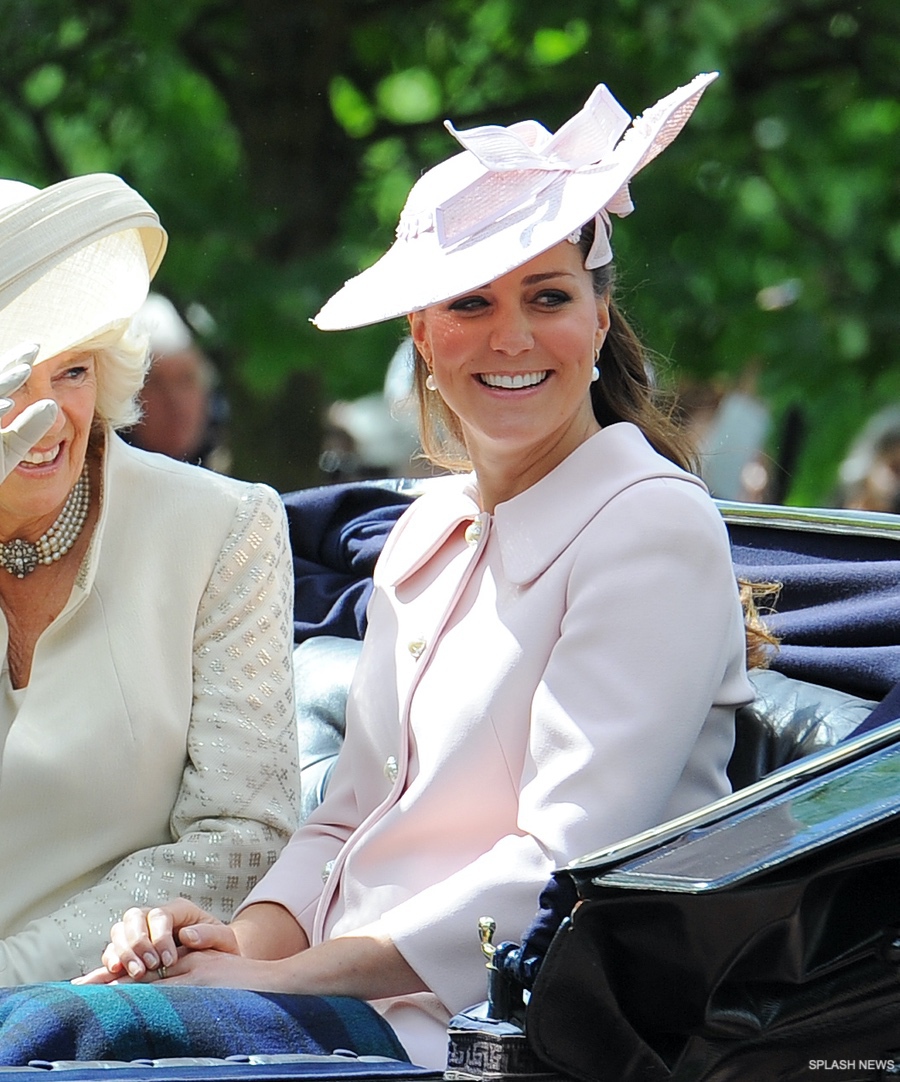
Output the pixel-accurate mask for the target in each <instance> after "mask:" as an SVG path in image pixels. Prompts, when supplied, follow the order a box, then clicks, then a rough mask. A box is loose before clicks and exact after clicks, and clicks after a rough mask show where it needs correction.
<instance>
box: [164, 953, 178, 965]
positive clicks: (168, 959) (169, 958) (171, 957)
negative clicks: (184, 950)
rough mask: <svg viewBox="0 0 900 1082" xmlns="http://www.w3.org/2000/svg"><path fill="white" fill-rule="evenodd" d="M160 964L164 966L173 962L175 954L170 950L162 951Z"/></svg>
mask: <svg viewBox="0 0 900 1082" xmlns="http://www.w3.org/2000/svg"><path fill="white" fill-rule="evenodd" d="M162 964H163V965H164V966H171V965H174V964H175V955H174V954H173V953H172V952H171V951H163V954H162Z"/></svg>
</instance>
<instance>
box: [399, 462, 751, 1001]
mask: <svg viewBox="0 0 900 1082" xmlns="http://www.w3.org/2000/svg"><path fill="white" fill-rule="evenodd" d="M643 488H644V486H641V485H638V486H634V488H632V489H628V490H626V491H624V492H623V493H621V494H620V495H619V496H617V497H616V498H615V499H614V500H613V501H612V502H611V503H610V504H608V505H607V506H606V507H605V508H604V509H603V511H602V512H601V513H600V514H599V515H598V516H597V518H596V519H595V520H594V521H593V522H592V523H591V524H590V525H589V526H588V528H587V529H586V530H585V531H584V532H583V534H582V535H581V537H580V538H579V539H578V540H577V542H576V544H577V545H578V552H577V555H576V556H575V558H574V561H573V564H572V568H571V572H570V575H569V578H568V582H567V587H566V604H565V611H564V615H563V618H562V621H561V624H560V632H559V637H558V639H557V641H556V642H555V645H554V647H553V649H552V651H551V653H550V655H549V658H548V661H547V663H546V667H545V669H544V671H543V674H542V677H541V679H540V681H539V683H538V686H537V689H536V692H535V694H534V697H533V699H532V703H531V709H530V716H529V717H527V718H523V719H522V723H523V725H527V726H528V730H529V734H528V751H527V754H526V758H525V763H524V769H523V771H522V773H521V777H520V778H519V779H518V816H517V824H516V825H517V831H516V832H515V833H509V834H507V835H506V836H505V837H501V838H499V839H497V840H496V842H495V843H494V844H493V845H492V846H491V847H490V848H489V849H488V850H487V851H486V852H484V853H483V854H482V855H481V856H479V857H477V858H476V859H475V860H474V861H472V862H471V863H470V864H468V865H466V866H464V867H461V868H459V869H457V870H456V871H455V872H453V873H452V874H451V875H449V876H447V877H445V878H443V879H442V880H441V881H440V882H436V883H434V884H433V885H431V886H429V887H428V888H427V889H425V890H423V891H421V892H419V893H417V894H416V895H414V896H412V897H410V898H409V899H408V900H406V901H404V902H403V903H401V904H400V905H398V906H396V907H394V908H393V909H391V910H389V911H388V912H387V913H385V914H384V917H383V921H384V924H385V926H386V928H387V930H388V932H389V934H390V935H391V937H392V939H393V941H394V943H395V944H396V946H397V947H398V949H399V950H400V952H401V953H402V954H403V955H404V957H405V958H406V960H407V961H408V962H409V964H410V965H411V966H412V968H413V969H414V970H415V971H416V972H417V973H418V974H419V976H420V977H421V978H422V979H423V980H424V982H425V983H426V984H427V985H428V987H429V988H431V989H432V990H433V991H434V992H435V993H436V994H437V996H438V998H439V999H440V1000H441V1001H442V1002H443V1003H444V1004H445V1006H446V1007H447V1009H448V1010H449V1011H450V1012H455V1011H458V1010H460V1009H462V1008H464V1007H465V1006H466V1005H468V1004H471V1003H473V1002H478V1001H479V1000H480V999H483V998H484V994H485V983H484V982H485V978H484V970H483V964H482V963H481V962H480V961H479V954H478V950H477V938H476V925H477V920H478V918H479V916H482V915H491V916H493V917H494V918H495V919H496V920H497V922H498V936H497V939H498V941H500V940H501V939H513V940H518V939H519V938H520V937H521V934H522V932H523V930H524V929H525V927H526V926H527V924H528V923H529V921H530V919H531V917H532V915H533V913H534V911H535V909H536V907H537V898H538V894H539V892H540V890H541V888H542V887H543V886H544V885H545V883H546V882H547V880H548V878H549V876H550V873H551V872H552V871H553V869H554V868H556V867H558V866H560V865H561V864H564V863H566V862H567V861H569V860H572V859H574V858H576V857H579V856H581V855H583V854H584V853H587V852H590V851H592V850H594V849H597V848H600V847H602V846H604V845H607V844H610V843H612V842H614V841H617V840H621V839H623V838H625V837H628V836H630V835H632V834H634V833H636V832H639V831H641V830H644V829H646V828H648V827H650V826H652V825H654V824H656V823H658V822H660V821H661V820H662V819H664V818H669V817H670V816H671V814H674V813H675V809H674V808H673V804H672V801H673V795H674V793H675V792H676V790H678V791H679V792H682V791H683V792H684V793H685V794H686V796H685V800H686V802H687V803H693V806H699V805H700V804H702V803H703V802H704V801H705V800H706V799H710V798H711V795H719V794H721V792H723V787H722V779H721V777H720V779H719V781H718V783H717V784H718V792H716V782H715V779H714V778H713V777H712V775H713V774H714V773H716V771H718V772H720V773H721V771H722V769H723V764H724V762H725V761H727V758H728V754H729V751H730V747H731V742H732V740H733V709H734V706H735V705H736V703H739V702H741V701H744V700H745V699H746V697H747V683H746V675H745V672H744V665H743V621H742V616H741V610H740V603H739V600H738V596H737V588H736V583H735V579H734V574H733V570H732V565H731V560H730V552H729V547H728V543H727V538H726V536H725V531H724V527H723V525H722V523H721V520H720V518H719V516H718V514H717V512H716V510H715V507H714V505H713V504H712V503H711V501H709V499H708V498H707V497H706V496H705V494H702V493H699V490H698V493H699V494H698V495H697V496H694V495H688V497H687V498H685V496H684V495H683V494H684V493H685V491H686V489H687V486H685V485H683V484H682V483H680V482H664V481H659V482H654V484H653V492H652V499H649V500H648V499H647V498H646V497H647V495H648V493H647V492H646V491H641V490H642V489H643ZM687 491H690V490H687ZM601 520H602V521H601ZM729 700H730V701H729ZM704 723H706V725H704ZM703 729H707V730H709V731H708V732H706V733H705V734H704V736H703V739H704V740H705V741H706V743H705V744H704V745H702V746H701V745H698V739H700V738H701V730H703ZM698 748H700V750H699V752H698ZM692 794H693V797H692ZM680 810H687V808H686V807H685V808H683V809H680ZM451 829H452V827H451ZM467 945H468V954H467V955H465V957H469V958H470V959H471V964H469V965H465V964H462V963H461V962H460V951H465V950H466V948H467Z"/></svg>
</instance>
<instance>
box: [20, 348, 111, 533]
mask: <svg viewBox="0 0 900 1082" xmlns="http://www.w3.org/2000/svg"><path fill="white" fill-rule="evenodd" d="M11 397H12V400H13V402H14V403H15V405H14V407H13V409H12V410H10V412H9V413H8V414H7V415H6V417H4V422H5V423H7V424H8V423H9V421H11V420H12V419H13V418H15V417H16V416H18V414H19V413H21V412H22V410H23V409H25V407H26V406H29V405H31V404H32V403H33V402H38V401H40V400H41V399H45V398H50V399H52V400H53V401H54V402H56V404H57V405H58V406H59V413H58V414H57V417H56V421H55V422H54V424H53V427H52V428H51V429H50V431H49V432H47V434H46V435H45V436H43V437H42V438H41V439H40V440H39V441H38V443H37V445H36V446H35V447H32V449H31V451H30V452H29V453H28V454H27V455H26V456H25V458H24V460H23V461H22V462H20V463H19V465H18V466H16V468H15V469H14V470H13V471H12V473H11V474H10V475H9V476H8V477H7V478H6V480H5V481H4V482H3V483H2V484H0V537H2V538H4V539H7V540H8V539H9V538H10V537H13V536H26V537H28V538H29V540H35V539H36V537H38V536H40V533H41V532H42V531H43V530H44V529H46V528H47V527H48V526H49V525H50V524H51V523H52V522H53V521H54V519H55V518H56V517H57V515H58V514H59V512H60V510H61V509H62V506H63V504H64V503H65V502H66V498H67V497H68V495H69V493H70V492H71V491H72V488H73V487H74V485H75V482H76V481H77V480H78V477H79V475H80V474H81V470H82V467H83V466H84V461H85V456H86V455H87V447H88V439H89V438H90V434H91V425H92V424H93V420H94V411H95V407H96V403H97V374H96V361H95V359H94V357H93V355H91V354H85V353H80V352H79V351H77V350H71V351H69V352H66V353H60V354H59V355H58V356H56V357H51V358H50V359H49V360H47V361H42V362H41V363H40V364H38V365H36V366H35V367H34V369H33V371H32V373H31V376H30V377H29V379H28V382H27V383H26V384H25V386H24V387H22V388H21V390H18V391H16V393H15V394H14V395H12V396H11ZM35 531H37V532H36V533H35Z"/></svg>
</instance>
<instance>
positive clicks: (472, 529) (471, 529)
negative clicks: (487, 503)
mask: <svg viewBox="0 0 900 1082" xmlns="http://www.w3.org/2000/svg"><path fill="white" fill-rule="evenodd" d="M483 532H484V525H483V524H482V521H481V519H480V518H476V519H474V520H473V521H472V522H470V523H469V525H468V526H467V527H466V541H467V542H468V543H469V544H470V545H477V544H478V542H479V541H480V540H481V535H482V533H483Z"/></svg>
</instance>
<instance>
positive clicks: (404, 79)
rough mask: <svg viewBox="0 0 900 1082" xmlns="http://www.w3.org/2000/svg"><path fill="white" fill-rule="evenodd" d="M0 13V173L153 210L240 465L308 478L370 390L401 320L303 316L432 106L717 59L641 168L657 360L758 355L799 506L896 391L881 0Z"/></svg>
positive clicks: (546, 104)
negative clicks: (794, 428) (131, 190)
mask: <svg viewBox="0 0 900 1082" xmlns="http://www.w3.org/2000/svg"><path fill="white" fill-rule="evenodd" d="M0 25H2V26H3V27H4V46H5V48H4V63H3V70H2V73H0V175H5V176H13V177H18V178H21V179H25V180H29V181H31V182H33V183H36V184H41V185H43V184H47V183H50V182H52V181H55V180H58V179H61V178H62V177H64V176H68V175H72V174H76V173H81V172H86V171H90V170H108V171H111V172H117V173H119V174H121V175H122V176H124V177H125V178H126V179H127V180H129V182H131V183H132V184H134V185H135V186H136V187H137V188H138V189H139V190H140V191H141V192H142V193H143V194H144V195H146V197H147V198H148V199H149V200H150V201H151V203H152V204H153V205H154V206H155V207H156V208H157V209H158V210H159V212H160V215H161V217H162V219H163V221H164V223H165V225H166V226H167V228H168V229H169V232H170V234H171V245H170V251H169V253H168V255H167V257H166V260H165V263H164V264H163V268H162V271H161V273H160V277H159V279H158V286H159V288H160V289H161V290H163V291H164V292H167V293H168V294H169V295H170V296H172V297H173V299H175V300H176V302H178V303H180V304H182V305H186V304H187V303H190V302H199V303H201V304H202V305H204V306H205V307H206V308H207V309H208V310H209V311H210V312H211V313H212V315H213V316H214V318H215V321H216V328H217V332H216V334H217V340H216V341H214V342H213V343H211V345H212V348H214V349H215V350H216V355H217V357H218V358H219V359H220V360H221V362H222V364H223V367H224V370H225V378H226V383H227V387H228V390H229V393H230V396H231V398H232V401H233V408H234V422H235V443H236V448H235V449H236V470H237V472H238V473H239V474H241V475H242V476H246V477H262V478H265V479H267V480H269V481H271V482H272V483H273V484H276V485H277V486H279V487H281V488H283V489H286V488H291V487H296V486H298V485H301V484H308V483H313V482H315V481H317V480H318V479H319V477H318V475H317V473H316V466H315V463H316V455H317V447H318V442H319V429H318V424H319V421H318V418H319V415H320V412H321V406H322V403H323V402H324V401H325V400H327V399H330V398H333V397H338V396H339V397H352V396H355V395H359V394H364V393H366V392H369V391H372V390H375V389H377V388H378V387H379V386H380V384H381V381H382V379H383V376H384V371H385V367H386V364H387V361H388V360H389V358H390V356H391V354H392V352H393V348H394V346H395V344H396V342H397V340H398V338H399V336H400V335H401V334H402V326H401V325H389V326H384V327H377V328H371V329H366V330H360V331H352V332H345V333H337V334H323V333H321V332H318V331H315V330H314V329H313V328H312V327H311V326H310V324H309V322H308V320H309V317H310V316H311V315H313V314H314V313H315V311H316V310H317V308H318V306H319V305H320V304H321V303H322V301H323V300H324V299H325V298H326V297H327V296H328V295H329V294H330V292H331V291H333V289H334V288H336V287H337V286H338V285H340V283H341V282H342V281H343V280H344V279H345V278H347V277H349V276H350V275H352V274H353V273H355V272H356V271H357V270H358V269H360V268H361V267H363V266H365V265H367V264H368V263H370V262H372V261H373V260H374V259H375V258H376V257H377V256H378V255H379V254H380V253H381V252H382V251H383V250H384V248H385V247H386V246H387V245H388V244H389V243H390V242H391V239H392V235H393V228H394V225H395V223H396V220H397V215H398V213H399V211H400V208H401V206H402V202H403V199H404V197H405V194H406V192H407V190H408V188H409V186H410V184H411V183H412V182H413V181H414V180H415V178H416V176H417V175H418V174H419V172H420V171H421V170H422V168H424V167H426V166H428V165H430V164H432V163H433V162H435V161H437V160H439V159H441V158H443V157H446V156H447V155H448V154H450V153H452V152H453V151H454V149H455V146H456V144H455V143H454V142H453V141H452V139H451V138H450V136H449V135H448V134H447V133H446V132H445V131H444V130H443V128H442V127H441V123H440V122H441V120H442V119H443V118H445V117H449V118H452V119H453V121H454V123H455V124H456V125H457V126H458V127H469V126H472V125H474V124H479V123H491V122H493V123H504V124H505V123H510V122H511V121H513V120H516V119H521V118H523V117H532V116H533V117H537V118H539V119H541V120H542V121H543V122H544V123H545V124H546V125H547V126H548V127H550V128H555V127H556V126H558V125H559V123H561V122H562V121H563V120H565V119H566V118H567V117H568V116H570V115H571V114H572V113H573V112H574V111H575V110H576V109H578V108H579V107H580V106H581V104H582V103H583V101H584V100H585V98H586V97H587V95H588V93H589V92H590V90H591V89H592V88H593V86H594V85H595V84H596V83H597V82H601V81H602V82H606V83H607V84H608V85H609V86H610V87H611V88H612V89H613V91H614V93H615V94H616V96H617V97H618V98H619V100H620V101H621V102H622V103H623V105H624V106H625V107H626V108H627V109H629V111H631V112H632V113H637V112H639V111H640V110H641V109H642V108H644V107H645V106H647V105H650V104H651V103H652V102H653V101H655V100H656V99H657V98H658V97H660V96H661V95H662V94H664V93H666V92H668V91H669V90H670V89H672V88H673V87H674V86H676V85H678V84H679V83H682V82H685V81H686V80H687V79H689V78H690V77H691V76H692V75H694V74H695V73H696V72H698V71H701V70H712V69H714V70H718V71H720V72H721V78H720V79H719V80H718V81H717V82H716V83H715V84H713V86H712V87H711V89H710V90H709V91H707V93H706V95H705V97H704V99H703V100H702V102H701V105H700V107H699V108H698V110H697V112H696V114H695V117H694V119H693V120H692V121H691V124H690V125H689V127H688V129H687V130H686V132H685V133H684V134H683V135H682V136H681V137H680V138H679V139H678V140H677V141H676V143H675V144H674V145H673V146H672V148H671V149H670V150H669V151H668V152H667V153H666V154H665V155H664V156H663V157H661V158H660V159H659V161H657V162H654V163H653V165H652V166H651V167H650V168H649V169H648V170H647V171H646V173H645V174H641V176H640V177H639V178H638V179H636V180H635V183H634V186H633V196H634V200H635V204H636V207H637V212H636V214H635V215H634V216H633V217H632V218H630V219H625V220H624V221H623V222H621V223H617V226H616V231H615V246H616V252H617V258H618V263H619V269H620V281H621V289H622V298H623V300H624V303H625V306H626V308H627V309H628V311H629V312H630V314H631V316H632V318H633V319H634V321H635V322H636V324H637V325H638V326H639V327H640V328H641V330H642V332H643V334H644V336H645V338H646V339H647V341H648V342H649V343H650V344H651V345H652V346H653V347H654V348H655V349H656V350H657V351H658V353H659V354H660V355H661V356H662V357H663V358H664V359H666V360H667V361H668V362H669V367H670V369H671V371H672V372H673V373H677V374H680V375H683V374H690V375H693V376H694V377H697V378H712V377H719V376H722V375H725V376H729V375H730V376H736V375H737V374H738V373H740V372H742V371H743V370H745V369H746V368H747V367H748V366H754V367H758V370H759V373H760V376H759V379H760V384H759V386H760V390H761V391H762V393H763V394H764V395H765V396H766V397H767V398H768V399H769V400H770V401H771V402H772V403H773V405H774V407H775V409H776V412H777V415H778V417H779V418H783V417H787V416H789V415H799V416H801V417H802V419H803V420H804V433H805V440H804V443H803V452H804V453H803V454H802V456H801V457H800V459H799V461H798V462H796V463H795V464H794V465H793V468H792V478H791V482H792V483H791V486H790V489H789V497H790V499H791V500H792V501H793V502H820V501H822V500H824V499H827V497H828V493H829V488H830V485H831V483H832V479H833V476H834V469H835V466H836V463H837V461H838V460H839V458H840V456H841V454H842V452H843V450H844V448H845V446H846V444H847V442H848V441H849V439H850V438H851V436H852V435H853V433H854V432H855V430H856V429H857V428H858V427H859V426H860V425H861V423H862V422H863V420H864V418H865V417H866V416H867V415H868V414H869V413H870V412H871V411H872V410H873V409H874V408H876V407H877V406H878V405H879V404H881V403H883V402H886V401H891V400H898V399H900V366H898V365H896V364H895V363H894V357H893V350H894V348H895V344H896V342H897V340H898V335H897V330H898V326H897V325H898V305H897V299H898V288H897V287H898V273H897V269H898V263H900V216H898V199H897V195H898V190H897V177H898V176H900V169H898V156H900V151H898V146H900V139H898V135H900V94H898V84H900V74H898V73H900V9H898V8H897V5H896V3H895V2H894V0H865V3H863V2H840V0H742V2H741V3H740V4H735V3H732V2H730V0H603V2H601V0H556V3H555V4H553V5H550V6H548V5H546V4H537V3H533V2H530V0H419V2H417V3H409V0H303V2H302V3H301V2H298V0H178V2H177V3H176V2H175V0H0ZM777 451H778V448H777V439H776V444H775V445H773V452H776V453H777Z"/></svg>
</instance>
